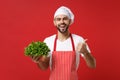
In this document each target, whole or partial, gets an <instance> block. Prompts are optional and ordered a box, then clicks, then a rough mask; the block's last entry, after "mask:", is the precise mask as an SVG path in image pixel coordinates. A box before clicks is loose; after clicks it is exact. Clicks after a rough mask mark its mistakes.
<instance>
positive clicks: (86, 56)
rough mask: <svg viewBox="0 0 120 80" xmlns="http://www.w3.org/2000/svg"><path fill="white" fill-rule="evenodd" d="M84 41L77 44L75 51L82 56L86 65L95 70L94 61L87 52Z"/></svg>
mask: <svg viewBox="0 0 120 80" xmlns="http://www.w3.org/2000/svg"><path fill="white" fill-rule="evenodd" d="M86 46H87V44H86V40H85V41H84V42H83V43H79V44H78V46H77V51H78V52H79V53H81V54H82V55H83V58H84V60H85V61H86V64H87V66H88V67H90V68H96V60H95V58H94V57H93V55H92V54H91V53H89V51H88V50H87V47H86Z"/></svg>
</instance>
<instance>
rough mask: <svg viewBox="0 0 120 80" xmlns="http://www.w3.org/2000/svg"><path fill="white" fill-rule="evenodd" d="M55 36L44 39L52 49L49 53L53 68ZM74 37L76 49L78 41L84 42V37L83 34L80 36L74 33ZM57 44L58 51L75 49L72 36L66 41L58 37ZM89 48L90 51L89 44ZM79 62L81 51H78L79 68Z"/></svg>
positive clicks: (77, 62) (77, 61)
mask: <svg viewBox="0 0 120 80" xmlns="http://www.w3.org/2000/svg"><path fill="white" fill-rule="evenodd" d="M55 37H56V35H55V34H54V35H52V36H50V37H47V38H45V40H44V42H45V43H46V44H47V46H48V47H49V49H50V53H49V56H50V68H51V65H52V51H53V47H54V42H55ZM72 38H73V41H74V46H75V50H76V48H77V45H78V43H81V42H82V43H83V42H84V39H83V38H82V37H81V36H78V35H76V34H72ZM56 44H57V45H56V51H72V50H73V49H72V43H71V39H70V37H69V38H68V39H66V40H65V41H62V42H61V41H60V40H58V39H57V42H56ZM87 49H88V51H89V52H90V49H89V47H88V45H87ZM82 56H83V55H82ZM79 62H80V53H78V52H76V66H77V68H78V66H79ZM77 68H76V69H77Z"/></svg>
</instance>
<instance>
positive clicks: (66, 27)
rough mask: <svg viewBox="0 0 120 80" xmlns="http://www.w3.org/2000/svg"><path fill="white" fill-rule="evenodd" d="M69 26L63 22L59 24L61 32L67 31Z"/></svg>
mask: <svg viewBox="0 0 120 80" xmlns="http://www.w3.org/2000/svg"><path fill="white" fill-rule="evenodd" d="M61 25H64V26H61ZM68 27H69V26H68V25H66V24H64V23H63V24H60V25H58V26H57V29H58V31H59V32H60V33H66V32H67V31H68Z"/></svg>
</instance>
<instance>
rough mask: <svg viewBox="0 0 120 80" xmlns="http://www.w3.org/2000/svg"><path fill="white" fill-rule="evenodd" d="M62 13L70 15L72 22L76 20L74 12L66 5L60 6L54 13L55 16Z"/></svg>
mask: <svg viewBox="0 0 120 80" xmlns="http://www.w3.org/2000/svg"><path fill="white" fill-rule="evenodd" d="M61 14H64V15H66V16H68V18H69V19H71V24H72V23H73V22H74V14H73V13H72V11H71V10H70V9H69V8H67V7H65V6H61V7H60V8H58V9H57V10H56V12H55V14H54V18H55V17H56V16H57V15H61Z"/></svg>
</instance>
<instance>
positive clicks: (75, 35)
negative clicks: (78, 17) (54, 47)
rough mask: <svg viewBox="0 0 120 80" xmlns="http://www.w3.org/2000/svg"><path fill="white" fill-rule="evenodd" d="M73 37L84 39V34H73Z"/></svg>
mask: <svg viewBox="0 0 120 80" xmlns="http://www.w3.org/2000/svg"><path fill="white" fill-rule="evenodd" d="M72 37H73V38H75V39H76V38H77V39H83V37H82V36H80V35H77V34H72Z"/></svg>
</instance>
